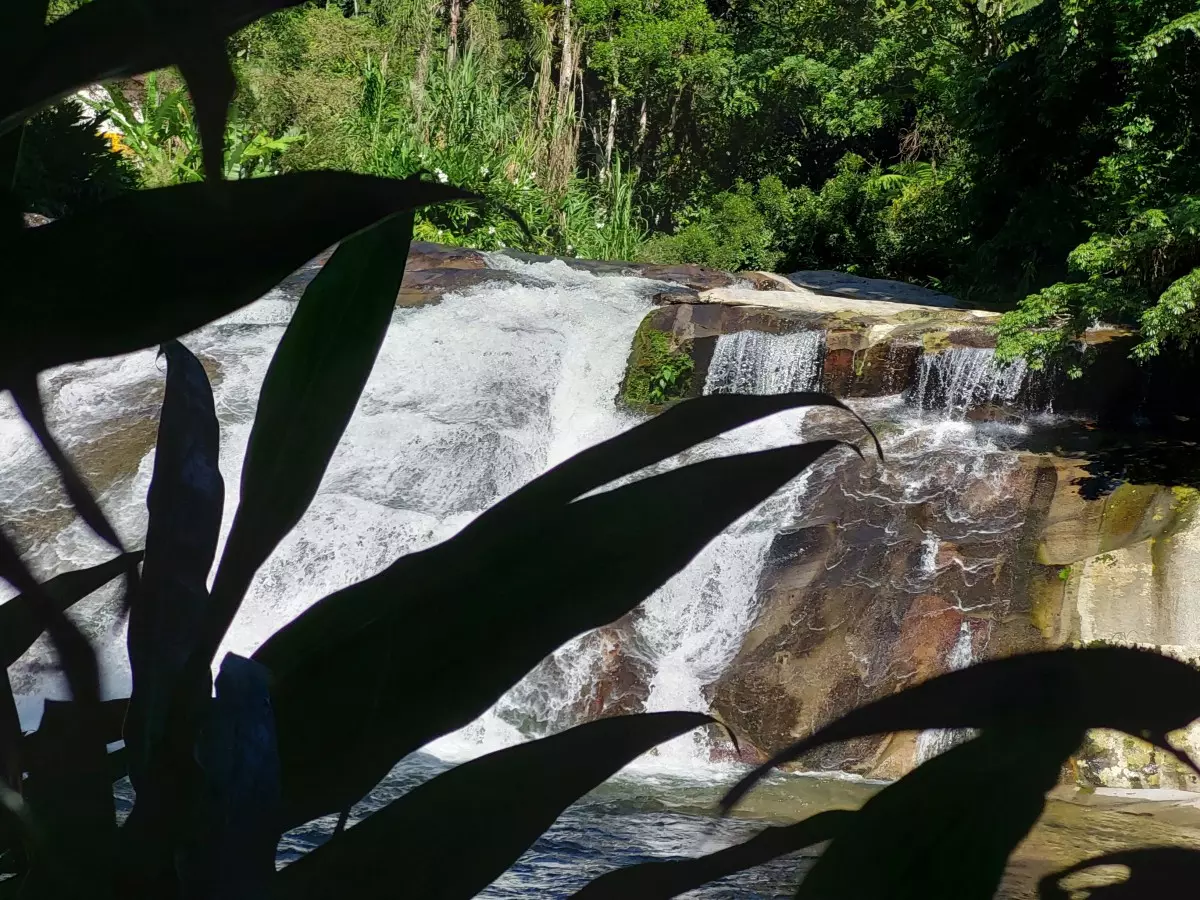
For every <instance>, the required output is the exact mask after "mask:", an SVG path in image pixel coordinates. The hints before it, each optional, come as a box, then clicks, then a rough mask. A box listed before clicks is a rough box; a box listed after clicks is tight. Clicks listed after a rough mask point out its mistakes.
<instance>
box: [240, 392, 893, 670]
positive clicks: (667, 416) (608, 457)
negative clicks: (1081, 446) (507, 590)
mask: <svg viewBox="0 0 1200 900" xmlns="http://www.w3.org/2000/svg"><path fill="white" fill-rule="evenodd" d="M810 406H831V407H837V408H841V409H846V410H847V412H850V413H851V414H852V415H855V414H854V413H853V411H852V410H849V409H848V408H847V407H845V406H844V405H843V404H842V403H841V401H839V400H838V399H836V398H835V397H831V396H829V395H828V394H813V393H791V394H773V395H766V396H755V395H738V394H713V395H710V396H706V397H698V398H696V399H694V400H689V401H687V402H686V403H680V404H677V405H676V406H673V407H672V408H670V409H669V410H667V411H666V412H664V413H662V414H661V415H659V416H655V417H654V418H652V419H649V420H647V421H646V422H643V423H642V424H640V425H638V426H636V427H635V428H631V429H629V430H628V431H625V432H623V433H622V434H619V435H617V436H616V437H614V438H611V439H609V440H607V441H604V442H603V443H600V444H597V445H596V446H594V447H590V448H588V449H586V450H583V451H581V452H580V453H577V454H576V455H575V456H572V457H571V458H570V459H567V460H564V461H563V462H561V463H559V464H558V465H557V466H555V467H554V468H552V469H550V470H549V471H547V472H545V473H543V474H542V475H540V476H538V477H537V478H536V479H534V480H533V481H531V482H529V484H527V485H525V486H524V487H522V488H520V489H519V490H517V491H515V492H514V493H512V494H510V495H509V496H508V497H506V498H504V499H503V500H501V501H500V502H499V503H497V504H496V505H495V506H493V507H491V508H490V509H488V510H485V511H484V512H483V513H482V514H481V515H480V516H478V517H477V518H476V519H475V520H474V521H473V522H471V523H470V524H469V525H467V526H466V527H465V528H464V529H463V531H462V532H461V533H460V535H459V536H458V537H457V538H456V540H457V541H459V542H465V541H468V540H471V539H474V537H475V535H480V538H479V539H480V540H481V541H487V540H489V539H491V537H493V536H495V537H499V538H501V539H503V538H504V537H506V536H508V535H509V532H508V529H509V528H524V527H528V526H529V523H536V522H537V521H538V518H539V517H540V516H541V515H542V514H543V513H554V514H558V508H559V507H561V506H563V505H565V504H567V503H569V502H570V501H572V500H576V499H578V498H579V497H581V496H582V495H584V494H586V493H588V492H589V491H592V490H594V489H596V488H598V487H601V486H603V485H605V484H608V483H610V482H612V481H615V480H617V479H619V478H622V477H624V476H626V475H629V474H632V473H634V472H637V471H639V470H641V469H644V468H646V467H647V466H651V465H654V464H655V463H660V462H662V461H663V460H665V459H668V458H669V457H671V456H674V455H675V454H677V453H680V452H682V451H684V450H686V449H688V448H689V447H692V446H695V445H696V444H699V443H701V442H703V441H706V440H710V439H711V438H714V437H716V436H718V435H720V434H722V433H724V432H726V431H730V430H732V429H734V428H738V427H740V426H742V425H747V424H749V423H751V422H754V421H757V420H758V419H762V418H765V417H767V416H769V415H773V414H775V413H778V412H783V411H785V410H790V409H803V408H806V407H810ZM859 421H862V420H861V419H860V420H859ZM863 427H864V428H866V430H867V432H868V433H869V434H871V436H872V438H874V434H873V433H872V432H871V431H870V428H869V427H867V426H866V424H865V423H864V425H863ZM875 446H876V449H877V450H878V449H879V444H878V441H876V442H875ZM880 455H882V451H880ZM403 563H404V560H400V561H399V562H398V563H397V564H396V565H401V564H403ZM389 571H390V570H389ZM377 577H380V576H377ZM334 596H336V597H338V598H339V599H338V601H337V603H336V604H334V603H333V602H332V599H333V598H328V600H329V601H330V602H326V601H322V602H321V603H319V604H316V605H314V606H313V607H312V608H310V609H309V610H308V611H306V612H305V614H304V615H302V616H299V617H298V618H296V619H295V620H293V621H292V622H289V623H288V624H287V625H286V626H284V627H283V628H282V629H280V630H279V631H278V632H276V634H275V635H273V636H272V637H271V638H270V639H269V640H268V641H267V643H266V644H264V646H263V647H262V648H261V649H260V650H259V652H258V653H257V654H256V656H258V657H261V658H263V659H264V660H267V659H269V660H270V662H269V663H268V664H269V665H270V666H271V667H272V668H273V669H274V670H276V671H277V672H280V671H283V670H284V669H286V668H287V666H288V663H287V659H289V658H296V659H299V658H303V657H306V656H307V655H308V653H309V651H310V650H316V649H317V648H320V647H323V646H328V644H329V643H330V641H331V640H334V639H335V638H337V637H348V636H349V635H348V634H343V633H342V631H340V630H339V629H341V628H343V627H344V626H348V627H350V628H352V629H354V630H361V629H365V628H368V627H370V626H371V625H372V624H374V623H375V621H376V618H373V616H374V615H376V614H384V615H386V614H387V613H389V612H390V611H391V607H390V606H388V605H381V604H378V603H376V602H375V600H374V598H373V597H372V596H371V595H369V594H367V593H362V594H356V595H354V597H355V600H358V601H361V603H362V606H361V609H360V613H359V615H360V616H361V617H356V616H353V615H349V614H348V613H347V612H346V610H345V608H344V606H345V603H346V602H348V601H349V602H354V601H351V600H350V598H349V597H347V596H346V592H341V593H339V594H336V595H334ZM335 605H336V607H337V608H336V609H335V610H333V611H332V614H331V615H326V614H325V613H326V608H327V607H333V606H335Z"/></svg>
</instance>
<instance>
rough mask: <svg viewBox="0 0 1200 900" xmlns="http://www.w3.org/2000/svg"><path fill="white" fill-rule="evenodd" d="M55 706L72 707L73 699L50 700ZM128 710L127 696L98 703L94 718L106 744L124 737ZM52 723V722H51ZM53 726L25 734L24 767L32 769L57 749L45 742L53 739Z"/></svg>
mask: <svg viewBox="0 0 1200 900" xmlns="http://www.w3.org/2000/svg"><path fill="white" fill-rule="evenodd" d="M52 702H54V703H55V704H56V705H57V706H59V707H62V708H63V709H64V710H69V709H71V708H73V704H74V702H75V701H73V700H56V701H52ZM128 710H129V698H128V697H121V698H119V699H116V700H104V701H102V702H101V703H100V707H99V712H98V715H97V718H96V724H97V726H98V733H99V737H100V739H101V740H102V741H103V742H104V743H105V744H106V745H107V744H115V743H117V742H118V741H120V740H123V739H124V734H123V729H124V724H125V714H126V713H127V712H128ZM51 724H53V723H51ZM52 732H53V728H52V729H51V730H50V731H48V732H43V731H42V730H41V728H40V727H39V728H38V730H37V731H31V732H30V733H29V734H27V735H25V737H24V740H23V741H22V753H23V755H24V756H25V758H26V760H27V761H28V765H27V767H26V768H28V769H33V768H37V767H38V762H37V760H38V759H39V758H40V757H41V756H43V755H44V754H47V753H50V754H53V753H55V752H57V750H56V749H55V748H53V747H50V746H49V745H48V744H47V742H48V741H53V740H54V739H55V736H54V734H53V733H52Z"/></svg>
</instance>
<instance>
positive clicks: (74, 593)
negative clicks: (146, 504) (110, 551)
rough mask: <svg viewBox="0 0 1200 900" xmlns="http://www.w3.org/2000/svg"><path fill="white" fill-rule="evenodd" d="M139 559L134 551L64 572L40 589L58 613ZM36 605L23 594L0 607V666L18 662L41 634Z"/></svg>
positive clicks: (32, 596) (29, 595) (139, 554)
mask: <svg viewBox="0 0 1200 900" xmlns="http://www.w3.org/2000/svg"><path fill="white" fill-rule="evenodd" d="M141 558H142V551H140V550H137V551H135V552H133V553H127V554H125V556H117V557H114V558H113V559H110V560H108V561H107V562H102V563H100V564H99V565H97V566H92V567H91V568H88V569H77V570H75V571H74V572H65V573H63V574H62V575H58V576H56V577H54V578H51V579H50V580H49V581H47V582H45V583H44V584H42V585H41V589H42V592H43V593H44V594H45V595H46V596H47V597H49V598H50V600H51V602H52V603H53V604H54V606H55V608H56V609H57V610H59V612H62V611H64V610H67V609H69V608H70V607H72V606H74V605H75V604H76V603H78V602H79V601H80V600H82V599H83V598H84V597H86V596H88V595H89V594H91V593H93V592H94V591H97V590H99V589H100V588H102V587H104V585H106V584H108V583H109V582H110V581H112V580H113V579H114V578H116V577H117V576H118V575H120V574H121V573H123V572H125V571H126V570H127V569H128V568H129V566H130V565H136V564H137V562H138V560H140V559H141ZM37 602H38V601H37V598H36V595H35V594H33V593H31V592H29V591H26V592H25V593H22V594H18V595H17V596H16V597H13V598H12V599H11V600H6V601H5V602H4V603H3V604H0V664H2V665H4V666H5V668H7V667H8V666H11V665H12V664H13V663H15V662H16V661H17V660H18V659H20V658H21V656H22V654H24V653H25V651H26V650H28V649H29V648H30V647H32V646H33V642H34V641H36V640H37V639H38V638H39V637H40V636H41V634H42V632H43V631H44V630H45V623H44V620H43V618H42V614H41V612H40V611H39V610H38V607H37Z"/></svg>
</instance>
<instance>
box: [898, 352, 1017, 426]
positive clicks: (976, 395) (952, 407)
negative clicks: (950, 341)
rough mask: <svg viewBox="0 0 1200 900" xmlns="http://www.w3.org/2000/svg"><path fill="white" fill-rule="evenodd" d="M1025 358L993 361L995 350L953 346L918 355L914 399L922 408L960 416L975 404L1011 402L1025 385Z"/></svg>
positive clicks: (994, 359)
mask: <svg viewBox="0 0 1200 900" xmlns="http://www.w3.org/2000/svg"><path fill="white" fill-rule="evenodd" d="M1026 369H1027V367H1026V365H1025V361H1024V360H1016V361H1015V362H1012V363H1009V364H1008V365H1001V364H1000V363H998V362H996V353H995V351H994V350H990V349H985V348H978V347H954V348H952V349H950V350H943V351H941V352H940V353H926V354H924V355H923V356H922V357H921V363H920V372H919V375H918V379H917V387H916V393H915V397H914V400H915V402H916V405H917V406H919V407H920V408H921V409H935V408H944V409H947V410H948V411H949V412H950V414H951V415H952V416H954V417H957V418H961V417H962V416H964V415H966V413H967V411H968V410H970V409H971V408H972V407H974V406H980V405H982V404H986V403H1012V402H1013V401H1015V400H1016V399H1017V398H1018V396H1019V395H1020V393H1021V389H1022V387H1024V385H1025V378H1026V374H1027V371H1026Z"/></svg>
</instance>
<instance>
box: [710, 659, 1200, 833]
mask: <svg viewBox="0 0 1200 900" xmlns="http://www.w3.org/2000/svg"><path fill="white" fill-rule="evenodd" d="M1198 717H1200V669H1197V668H1196V667H1194V666H1191V665H1189V664H1187V663H1184V662H1180V661H1179V660H1175V659H1171V658H1170V657H1167V656H1163V655H1161V654H1158V653H1154V652H1152V651H1149V650H1137V649H1133V648H1130V647H1090V648H1085V649H1080V650H1050V651H1045V652H1041V653H1027V654H1023V655H1019V656H1010V657H1007V658H1005V659H993V660H988V661H986V662H981V663H978V664H976V665H974V666H971V667H970V668H967V669H961V670H959V671H956V672H948V673H947V674H945V675H939V676H938V677H937V678H932V679H930V680H929V681H926V682H924V683H923V684H919V685H916V686H915V687H911V688H908V689H907V690H904V691H901V692H899V693H897V694H892V695H891V696H888V697H884V698H882V699H880V700H876V701H875V702H873V703H868V704H867V705H866V706H862V707H859V708H858V709H856V710H854V711H852V712H850V713H847V714H846V715H844V716H842V717H841V718H840V719H838V720H837V721H835V722H831V723H830V724H829V725H826V726H825V727H824V728H821V729H819V730H818V731H817V732H816V733H814V734H812V735H810V736H809V737H807V738H804V739H803V740H801V741H797V742H796V743H794V744H792V745H791V746H789V747H785V748H784V749H783V750H780V751H779V752H778V753H776V754H775V755H774V756H773V757H771V759H769V760H768V761H767V762H765V763H764V764H763V765H761V766H759V767H758V768H757V769H755V770H754V771H753V772H751V773H750V774H749V775H747V776H745V777H744V778H743V779H741V781H739V782H738V783H737V784H736V785H734V787H733V789H732V790H730V791H729V793H728V794H726V795H725V797H724V798H723V799H722V800H721V809H722V811H723V812H728V810H729V809H730V808H732V807H733V805H734V804H735V803H737V801H738V800H740V799H741V798H742V797H743V796H744V795H745V794H746V792H747V791H749V790H750V788H752V787H753V786H754V784H755V783H756V782H758V781H759V780H760V779H761V778H762V777H763V776H764V775H766V774H767V773H768V772H770V771H771V769H773V768H774V767H776V766H779V765H783V764H784V763H787V762H791V761H792V760H794V759H796V758H797V757H799V756H801V755H802V754H804V753H807V752H808V751H810V750H813V749H815V748H817V747H820V746H823V745H824V744H829V743H832V742H834V741H846V740H850V739H851V738H856V737H865V736H867V735H872V734H883V733H885V732H892V731H913V730H918V729H925V728H991V727H996V726H1001V725H1003V726H1025V727H1031V728H1039V727H1043V726H1049V725H1055V724H1058V725H1064V726H1066V725H1070V726H1072V727H1077V728H1079V729H1084V728H1112V729H1115V730H1117V731H1124V732H1126V733H1128V734H1132V735H1136V736H1137V737H1141V738H1144V739H1145V740H1147V741H1149V742H1150V743H1152V744H1154V745H1155V746H1156V747H1158V748H1160V749H1162V750H1166V751H1167V752H1169V753H1174V754H1175V755H1176V756H1177V757H1179V758H1180V759H1182V760H1183V761H1184V762H1187V763H1188V764H1189V765H1192V767H1193V768H1195V765H1194V764H1193V763H1192V762H1191V760H1190V759H1188V757H1187V755H1186V754H1185V753H1184V752H1183V751H1180V750H1177V749H1175V748H1174V747H1172V746H1171V745H1170V743H1169V742H1168V741H1167V733H1168V732H1171V731H1175V730H1176V729H1179V728H1183V727H1184V726H1186V725H1188V724H1189V723H1191V722H1192V721H1193V720H1194V719H1196V718H1198Z"/></svg>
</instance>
